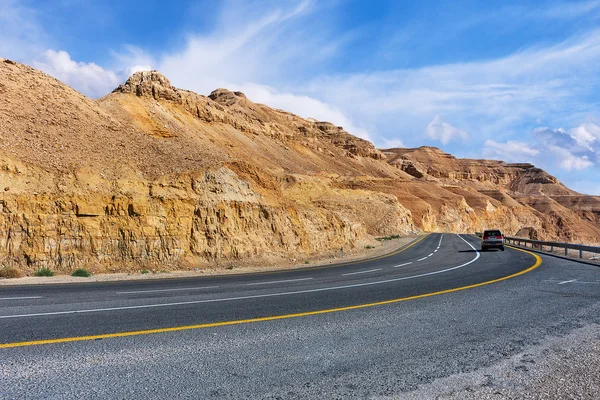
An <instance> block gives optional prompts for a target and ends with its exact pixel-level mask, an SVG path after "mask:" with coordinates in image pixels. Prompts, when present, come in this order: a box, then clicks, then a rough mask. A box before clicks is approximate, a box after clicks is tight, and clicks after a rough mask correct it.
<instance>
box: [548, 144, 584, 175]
mask: <svg viewBox="0 0 600 400" xmlns="http://www.w3.org/2000/svg"><path fill="white" fill-rule="evenodd" d="M547 149H548V151H550V153H551V154H552V155H553V156H554V159H555V160H556V161H557V162H558V165H559V166H560V167H561V168H563V169H566V170H567V171H571V170H577V171H581V170H583V169H586V168H589V167H591V166H593V165H594V163H593V162H592V161H590V160H589V159H588V157H587V156H577V155H575V154H573V153H572V152H571V151H569V150H567V149H564V148H562V147H558V146H554V145H549V146H547Z"/></svg>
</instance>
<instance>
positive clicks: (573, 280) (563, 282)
mask: <svg viewBox="0 0 600 400" xmlns="http://www.w3.org/2000/svg"><path fill="white" fill-rule="evenodd" d="M576 280H577V279H571V280H570V281H562V282H559V283H558V284H559V285H564V284H565V283H571V282H575V281H576Z"/></svg>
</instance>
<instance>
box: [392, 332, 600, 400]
mask: <svg viewBox="0 0 600 400" xmlns="http://www.w3.org/2000/svg"><path fill="white" fill-rule="evenodd" d="M597 371H600V325H598V324H590V325H587V326H585V327H582V328H579V329H576V330H574V331H573V332H571V333H569V334H568V335H566V336H563V337H551V338H547V339H545V340H544V341H543V342H542V343H540V344H538V345H534V346H531V347H529V348H527V349H525V350H524V351H523V352H521V353H519V354H517V355H514V356H512V357H510V358H509V359H506V360H503V361H501V362H500V363H498V364H496V365H493V366H491V367H488V368H482V369H480V370H477V371H475V372H472V373H468V374H458V375H454V376H450V377H447V378H443V379H439V380H436V381H435V382H433V383H432V384H429V385H427V386H425V387H423V388H421V389H419V390H416V391H414V392H411V393H409V394H405V395H402V396H398V397H394V398H397V399H407V400H413V399H414V400H417V399H440V400H441V399H443V400H459V399H460V400H471V399H472V400H484V399H510V400H513V399H514V400H516V399H528V400H529V399H531V400H534V399H535V400H538V399H540V400H541V399H590V400H593V399H598V398H600V374H598V373H597Z"/></svg>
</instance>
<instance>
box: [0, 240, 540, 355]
mask: <svg viewBox="0 0 600 400" xmlns="http://www.w3.org/2000/svg"><path fill="white" fill-rule="evenodd" d="M459 237H460V236H459ZM461 239H462V237H461ZM463 240H464V239H463ZM465 242H466V240H465ZM467 243H468V242H467ZM469 245H470V244H469ZM471 247H473V246H471ZM507 247H508V248H511V249H513V250H515V251H520V252H523V253H527V254H529V255H531V256H533V257H534V258H535V260H536V261H535V263H534V264H533V265H532V266H530V267H529V268H527V269H524V270H523V271H520V272H516V273H514V274H512V275H508V276H504V277H502V278H496V279H492V280H489V281H485V282H480V283H475V284H473V285H467V286H461V287H457V288H453V289H446V290H440V291H438V292H431V293H424V294H420V295H416V296H409V297H401V298H397V299H391V300H384V301H379V302H375V303H367V304H359V305H355V306H347V307H339V308H330V309H326V310H317V311H307V312H301V313H296V314H284V315H274V316H270V317H262V318H250V319H241V320H233V321H221V322H212V323H206V324H197V325H187V326H175V327H170V328H159V329H147V330H140V331H129V332H119V333H104V334H100V335H89V336H76V337H67V338H58V339H44V340H32V341H28V342H14V343H4V344H0V348H9V347H25V346H36V345H44V344H55V343H67V342H80V341H88V340H99V339H111V338H118V337H128V336H138V335H150V334H155V333H167V332H177V331H186V330H193V329H205V328H215V327H220V326H228V325H241V324H250V323H255V322H266V321H275V320H280V319H289V318H299V317H307V316H313V315H321V314H328V313H334V312H341V311H350V310H358V309H361V308H367V307H376V306H382V305H388V304H394V303H400V302H403V301H410V300H416V299H423V298H426V297H432V296H439V295H442V294H448V293H454V292H459V291H462V290H468V289H474V288H478V287H481V286H486V285H491V284H493V283H497V282H502V281H505V280H508V279H512V278H516V277H518V276H521V275H524V274H526V273H528V272H531V271H533V270H534V269H536V268H538V267H539V266H540V265H541V264H542V258H541V257H540V256H538V255H537V254H534V253H532V252H530V251H527V250H523V249H519V248H517V247H512V246H507ZM473 249H474V248H473ZM475 251H477V250H475Z"/></svg>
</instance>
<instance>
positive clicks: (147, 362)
mask: <svg viewBox="0 0 600 400" xmlns="http://www.w3.org/2000/svg"><path fill="white" fill-rule="evenodd" d="M476 249H478V241H477V239H476V238H474V237H472V236H468V235H456V234H430V235H427V236H425V237H423V238H421V239H419V240H418V241H416V242H413V243H412V244H410V245H408V246H406V247H405V248H403V249H400V250H399V251H397V252H395V253H394V254H391V255H389V256H387V257H380V258H378V259H373V260H369V261H363V262H354V263H348V264H345V265H344V264H342V265H337V266H327V267H313V268H305V269H301V270H289V271H277V272H273V273H259V274H248V275H236V276H215V277H203V278H186V279H166V280H160V281H138V282H131V281H127V282H115V283H94V284H68V285H44V286H41V285H40V286H35V287H31V286H20V287H3V288H1V289H0V343H2V344H3V345H0V347H4V348H0V395H1V394H3V395H4V396H3V397H6V398H22V397H27V398H82V397H85V398H132V397H142V396H143V397H149V398H165V397H168V398H210V397H217V398H306V397H309V398H310V397H314V398H336V397H344V398H345V397H356V398H365V397H378V396H379V397H385V396H396V395H405V394H410V393H411V392H412V391H414V390H423V389H426V388H427V386H428V385H431V384H433V383H435V382H436V380H439V379H443V378H447V377H450V376H454V375H456V374H460V373H464V372H469V371H477V370H479V369H482V368H486V367H489V366H490V365H493V364H494V363H498V362H500V361H502V360H505V359H507V358H508V357H511V356H512V355H515V354H517V353H519V352H521V351H523V350H524V349H527V347H528V346H531V345H535V344H538V343H540V341H542V340H544V339H545V338H548V337H551V336H556V335H559V336H560V335H566V334H568V333H570V332H572V331H573V330H574V329H576V328H578V327H581V326H587V325H590V324H598V323H600V317H599V315H600V313H599V312H598V310H599V304H600V270H599V269H598V268H597V267H593V266H588V265H583V264H577V263H575V262H572V261H567V260H559V259H555V258H552V257H544V258H543V262H542V263H541V265H540V262H541V259H539V257H537V258H536V257H535V256H534V255H532V254H531V253H527V252H522V251H518V250H514V249H507V251H505V252H499V251H490V252H485V253H479V252H478V251H477V250H476ZM2 385H4V386H2ZM0 397H2V396H0Z"/></svg>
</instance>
